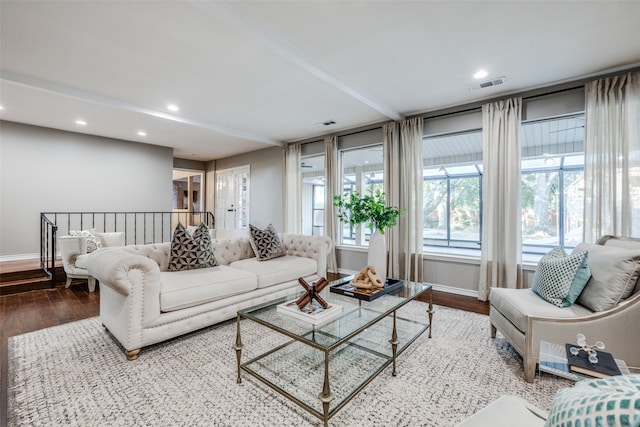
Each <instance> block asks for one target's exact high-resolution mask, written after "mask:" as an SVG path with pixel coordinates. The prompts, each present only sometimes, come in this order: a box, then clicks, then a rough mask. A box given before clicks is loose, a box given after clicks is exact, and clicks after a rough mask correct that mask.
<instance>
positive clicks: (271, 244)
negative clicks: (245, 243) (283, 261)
mask: <svg viewBox="0 0 640 427" xmlns="http://www.w3.org/2000/svg"><path fill="white" fill-rule="evenodd" d="M249 233H250V235H249V238H250V242H251V247H252V248H253V251H254V252H255V253H256V258H257V259H258V261H266V260H269V259H273V258H278V257H281V256H283V255H284V249H282V244H280V238H279V237H278V232H277V231H276V229H275V228H273V225H271V224H269V225H268V226H267V228H265V229H264V230H261V229H259V228H258V227H255V226H253V225H251V224H249Z"/></svg>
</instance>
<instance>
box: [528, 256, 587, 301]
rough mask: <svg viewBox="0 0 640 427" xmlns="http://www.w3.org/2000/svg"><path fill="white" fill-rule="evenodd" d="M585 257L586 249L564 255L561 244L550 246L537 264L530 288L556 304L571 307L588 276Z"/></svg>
mask: <svg viewBox="0 0 640 427" xmlns="http://www.w3.org/2000/svg"><path fill="white" fill-rule="evenodd" d="M587 260H588V254H587V252H576V253H573V254H571V255H567V253H566V252H565V251H564V249H562V248H561V247H557V248H554V249H552V250H551V251H549V252H548V253H547V254H546V255H545V256H543V257H542V259H541V260H540V262H539V263H538V268H536V272H535V274H534V276H533V286H532V289H533V291H534V292H535V293H537V294H538V295H540V296H541V297H542V298H544V299H545V300H547V301H549V302H550V303H551V304H554V305H557V306H558V307H568V306H570V305H571V304H573V303H574V302H575V301H576V300H577V299H578V297H579V296H580V293H581V292H582V290H583V289H584V287H585V286H586V284H587V282H588V281H589V278H590V277H591V273H590V272H589V266H588V264H587Z"/></svg>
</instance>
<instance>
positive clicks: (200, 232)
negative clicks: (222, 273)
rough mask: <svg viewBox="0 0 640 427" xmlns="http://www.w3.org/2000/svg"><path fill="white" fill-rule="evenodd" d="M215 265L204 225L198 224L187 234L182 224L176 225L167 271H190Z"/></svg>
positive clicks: (208, 236) (209, 237)
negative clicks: (191, 232)
mask: <svg viewBox="0 0 640 427" xmlns="http://www.w3.org/2000/svg"><path fill="white" fill-rule="evenodd" d="M214 265H216V259H215V257H214V256H213V251H212V250H211V236H210V235H209V229H208V228H207V226H206V225H205V224H200V225H199V226H198V228H197V229H196V230H195V231H194V232H193V235H191V234H189V233H188V232H187V230H186V229H185V228H184V226H183V225H182V223H180V222H179V223H178V225H177V226H176V229H175V231H174V232H173V238H172V240H171V255H170V256H169V271H182V270H192V269H195V268H207V267H213V266H214Z"/></svg>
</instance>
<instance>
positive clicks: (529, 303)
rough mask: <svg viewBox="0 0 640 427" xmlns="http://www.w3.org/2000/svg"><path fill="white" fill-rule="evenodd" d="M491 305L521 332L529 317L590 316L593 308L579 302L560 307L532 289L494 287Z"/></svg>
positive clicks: (525, 328)
mask: <svg viewBox="0 0 640 427" xmlns="http://www.w3.org/2000/svg"><path fill="white" fill-rule="evenodd" d="M491 305H492V306H493V307H494V308H495V309H497V310H498V311H499V312H500V313H501V314H502V315H503V316H504V317H506V318H507V319H508V320H509V321H510V322H511V323H513V325H514V326H515V327H516V328H518V330H520V331H521V332H525V331H526V330H527V322H528V320H527V319H528V318H529V317H553V318H568V319H571V318H574V317H580V316H588V315H590V314H592V312H591V310H589V309H587V308H585V307H582V306H581V305H578V304H573V305H571V306H569V307H565V308H558V307H556V306H555V305H553V304H549V303H548V302H547V301H545V300H543V299H542V298H540V297H539V296H538V295H537V294H536V293H534V292H532V291H531V290H530V289H508V288H492V289H491Z"/></svg>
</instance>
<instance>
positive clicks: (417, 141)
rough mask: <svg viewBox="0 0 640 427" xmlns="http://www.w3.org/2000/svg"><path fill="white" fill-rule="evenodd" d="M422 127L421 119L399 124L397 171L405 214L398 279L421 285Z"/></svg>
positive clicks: (401, 205) (401, 223)
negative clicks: (398, 160)
mask: <svg viewBox="0 0 640 427" xmlns="http://www.w3.org/2000/svg"><path fill="white" fill-rule="evenodd" d="M422 127H423V119H422V118H421V117H416V118H413V119H410V120H405V121H403V122H401V123H400V153H399V154H400V163H399V164H400V166H399V168H398V172H399V175H400V208H401V209H403V208H405V209H406V210H407V211H406V216H405V217H403V218H401V219H400V237H399V246H400V250H399V258H400V278H401V279H408V280H414V281H416V282H422V281H423V274H422V269H423V268H422V265H423V262H422V230H423V227H424V225H423V219H424V218H423V217H424V213H423V212H424V206H423V194H422V192H423V185H424V180H423V176H422V138H423V136H422ZM400 172H401V173H400ZM385 179H386V176H385Z"/></svg>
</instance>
